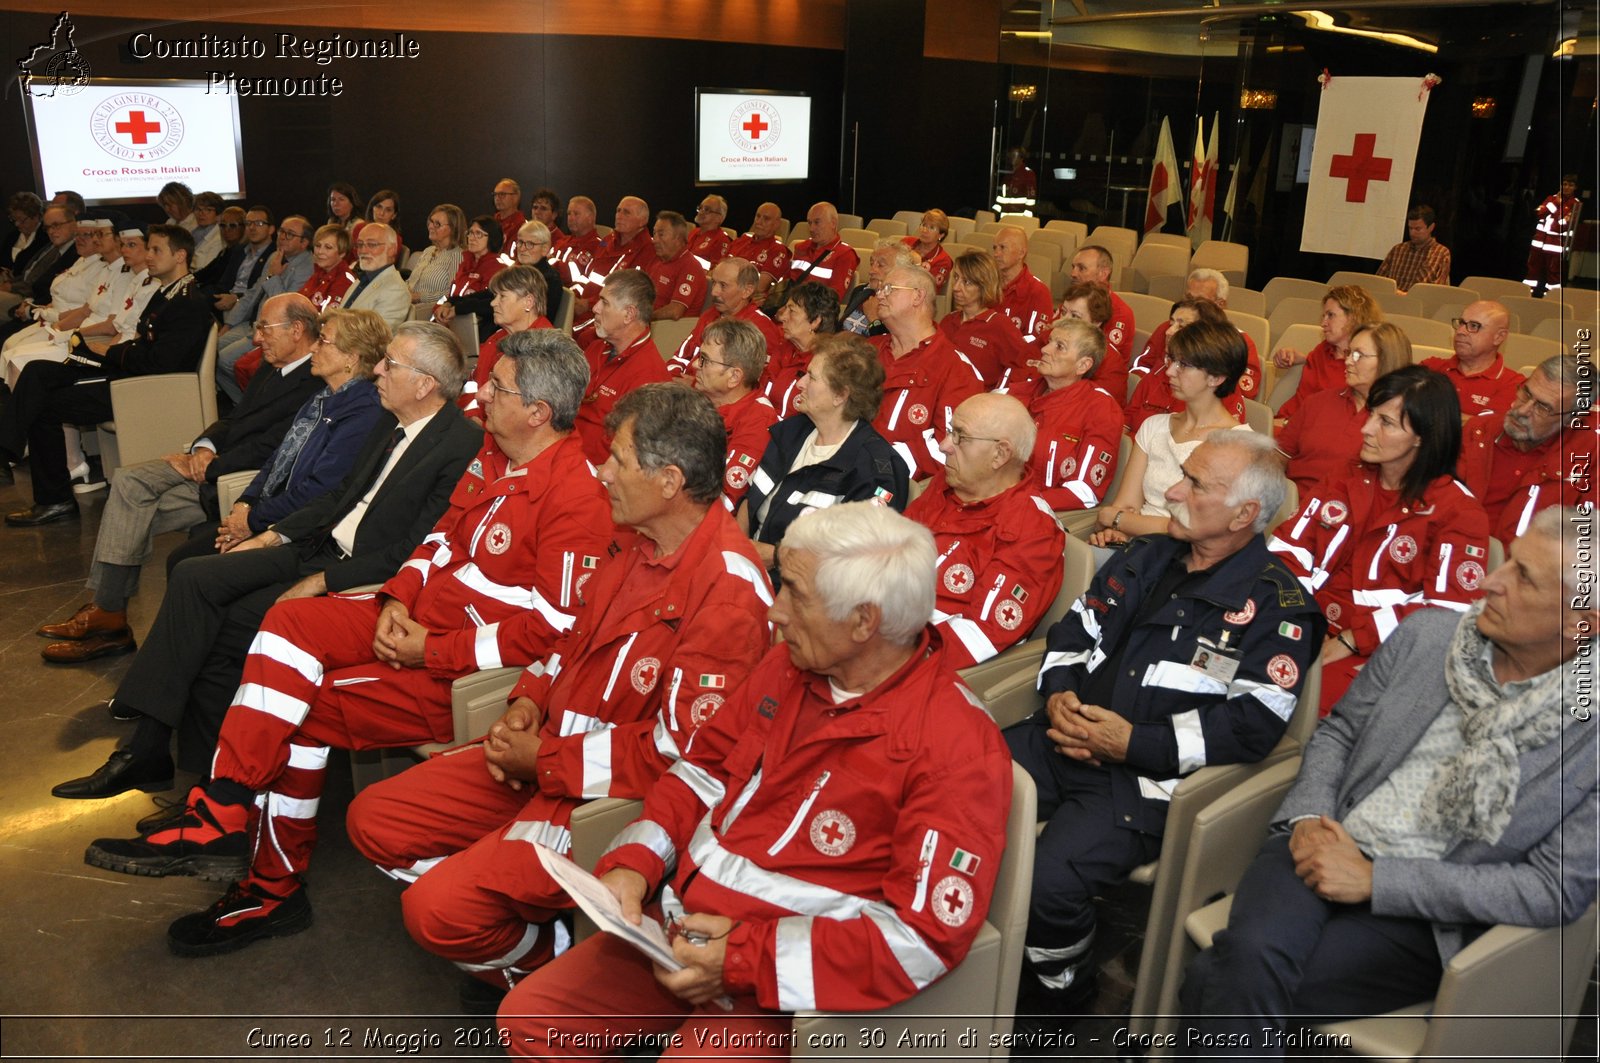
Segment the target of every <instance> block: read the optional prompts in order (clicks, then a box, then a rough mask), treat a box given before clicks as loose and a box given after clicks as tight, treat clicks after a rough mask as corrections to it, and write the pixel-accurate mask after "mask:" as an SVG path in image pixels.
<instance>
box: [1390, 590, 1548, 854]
mask: <svg viewBox="0 0 1600 1063" xmlns="http://www.w3.org/2000/svg"><path fill="white" fill-rule="evenodd" d="M1481 612H1483V602H1481V601H1479V602H1475V603H1473V605H1472V607H1471V608H1469V609H1468V610H1467V612H1466V614H1465V615H1464V616H1463V617H1462V618H1461V623H1460V625H1459V626H1457V628H1456V634H1455V638H1454V639H1452V640H1451V642H1450V652H1449V654H1448V656H1446V658H1445V663H1444V680H1445V685H1446V686H1447V687H1448V688H1449V690H1450V698H1451V700H1452V701H1454V702H1455V703H1456V705H1457V707H1459V708H1460V709H1461V739H1462V742H1463V743H1464V745H1463V746H1462V748H1461V750H1460V751H1459V752H1457V753H1455V754H1454V755H1453V756H1451V757H1450V758H1449V759H1447V760H1446V761H1445V762H1444V763H1443V764H1441V765H1439V770H1438V771H1437V772H1435V773H1434V776H1433V781H1432V782H1431V783H1429V784H1428V789H1427V792H1426V793H1424V794H1423V795H1422V822H1423V824H1424V825H1425V826H1428V827H1432V828H1435V829H1439V830H1442V831H1444V832H1446V833H1448V834H1449V835H1450V836H1451V837H1452V838H1463V839H1467V840H1470V841H1481V842H1487V843H1488V844H1490V845H1493V844H1494V843H1496V842H1498V841H1499V840H1500V835H1501V834H1502V833H1504V831H1505V829H1506V825H1507V824H1508V823H1510V822H1511V809H1512V807H1513V806H1514V805H1515V804H1516V798H1517V786H1518V784H1519V783H1520V781H1521V777H1522V769H1521V765H1520V763H1519V761H1518V757H1520V756H1521V754H1523V753H1525V752H1527V751H1528V750H1531V749H1538V748H1539V747H1540V746H1543V745H1547V744H1549V743H1550V742H1551V741H1553V740H1554V739H1555V737H1556V736H1557V735H1558V734H1559V733H1560V732H1561V728H1562V726H1563V725H1564V724H1565V723H1566V721H1567V719H1568V717H1567V713H1566V712H1565V711H1564V710H1563V708H1562V705H1561V690H1562V682H1563V680H1564V679H1565V677H1566V673H1567V671H1568V669H1567V667H1566V666H1562V667H1559V668H1552V669H1550V670H1549V671H1548V672H1545V673H1544V674H1542V675H1537V676H1534V677H1533V678H1532V679H1530V680H1527V681H1526V682H1522V683H1514V684H1507V687H1506V688H1504V689H1503V688H1502V687H1501V685H1500V684H1499V683H1498V682H1496V681H1495V678H1494V670H1493V668H1492V666H1491V664H1490V655H1489V654H1488V653H1486V652H1485V650H1486V648H1487V646H1488V642H1489V640H1488V639H1486V638H1485V637H1484V636H1483V635H1482V634H1481V633H1479V631H1478V623H1477V620H1478V614H1479V613H1481ZM1512 688H1515V689H1512Z"/></svg>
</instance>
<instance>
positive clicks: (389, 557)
mask: <svg viewBox="0 0 1600 1063" xmlns="http://www.w3.org/2000/svg"><path fill="white" fill-rule="evenodd" d="M377 375H378V394H379V397H380V398H381V399H382V401H383V405H384V408H385V409H386V410H388V411H389V412H390V413H391V414H393V417H392V418H389V417H385V418H381V419H380V420H379V422H378V424H377V426H376V427H374V429H373V431H372V434H371V435H370V436H369V437H368V438H367V442H366V444H365V446H364V447H363V448H362V451H361V454H360V455H359V456H358V457H357V458H356V464H355V467H354V469H353V471H352V472H351V474H350V476H349V477H348V478H347V479H346V480H345V482H344V483H343V484H341V485H340V487H339V488H338V489H337V490H335V491H332V492H329V493H328V494H325V495H323V496H322V497H321V498H319V499H317V500H316V501H315V502H312V503H311V504H309V505H307V506H306V507H305V508H303V509H300V510H298V511H297V512H295V513H293V514H291V515H290V516H289V517H287V518H285V519H284V520H281V521H279V522H278V523H277V524H275V525H273V527H272V528H271V529H269V530H267V531H264V532H262V533H261V534H260V535H257V536H255V537H254V538H252V539H248V540H246V541H245V542H244V543H242V544H240V545H239V546H236V547H234V548H233V549H232V550H230V551H228V552H227V553H225V554H219V555H216V556H213V557H197V558H191V559H189V560H187V561H184V562H182V563H181V564H179V565H178V567H177V568H175V569H174V570H173V572H172V578H171V580H170V581H169V582H168V584H167V596H166V598H165V600H164V601H163V602H162V603H161V612H160V613H159V614H158V615H157V617H156V621H155V624H154V625H153V626H152V627H151V630H150V634H149V635H148V636H147V637H146V639H145V643H144V647H143V649H141V650H140V652H139V654H138V656H136V657H135V658H134V661H133V667H132V668H130V669H129V671H128V674H127V676H126V677H125V678H124V679H123V681H122V685H121V686H120V687H118V688H117V693H116V697H115V698H114V699H113V704H114V707H115V708H116V709H119V710H126V709H132V710H134V711H135V712H137V713H138V714H139V722H138V726H137V727H136V728H135V730H134V734H133V737H132V738H131V739H130V740H129V742H128V743H127V745H126V746H125V747H124V748H122V749H119V750H117V751H116V752H115V753H113V754H112V755H111V758H110V759H109V760H107V761H106V763H105V764H104V765H103V766H102V767H101V768H100V769H99V770H97V771H95V772H94V773H93V774H92V775H89V776H86V777H84V778H81V779H73V780H71V781H70V782H65V783H62V784H61V785H59V786H57V787H56V788H55V789H54V790H52V791H51V792H52V793H53V794H55V795H56V796H57V797H69V798H99V797H111V796H113V795H115V794H119V793H122V792H124V791H126V790H131V789H133V788H135V787H138V788H139V789H143V790H160V789H166V788H168V787H170V786H171V785H172V781H173V762H172V759H171V756H170V754H169V752H168V748H169V744H170V742H171V737H172V732H173V730H174V728H178V727H179V725H180V723H181V724H182V727H181V729H180V733H179V742H178V745H179V758H178V759H179V763H180V764H182V765H183V766H184V767H185V768H186V769H191V770H196V771H202V772H204V771H206V770H208V769H209V766H210V762H211V752H212V750H213V749H214V747H215V746H216V739H217V731H218V729H219V728H220V727H221V725H222V717H223V715H224V714H225V713H226V712H227V710H228V706H229V705H230V704H231V702H232V696H233V692H234V691H235V690H236V689H237V688H238V685H239V676H240V672H241V670H242V668H243V663H244V658H245V653H246V652H247V651H248V649H249V647H250V642H251V640H252V639H253V638H254V637H255V633H256V629H257V627H259V626H260V623H261V618H262V617H263V616H265V615H266V612H267V610H268V609H269V608H270V607H271V606H272V605H273V603H274V602H276V601H278V600H279V599H287V598H305V597H312V596H315V595H320V594H327V593H331V592H338V591H345V590H349V589H350V588H352V587H357V586H360V585H362V584H366V583H377V582H381V581H382V580H385V579H387V578H389V577H390V576H391V575H393V574H394V573H395V571H396V570H398V569H399V567H400V563H401V562H402V561H404V560H405V559H406V558H407V557H408V556H410V554H411V552H412V551H413V550H414V549H416V547H417V544H418V543H420V542H422V538H423V536H425V535H426V534H427V533H428V531H429V530H430V529H431V528H432V527H433V525H434V523H435V522H436V521H438V519H439V517H440V516H441V515H442V514H443V513H444V511H445V507H446V506H447V505H448V503H449V500H450V493H451V491H452V490H453V489H454V488H455V485H456V481H457V480H459V479H460V478H461V475H462V473H463V472H464V471H465V470H466V468H467V464H468V462H470V461H471V460H472V459H473V457H474V456H475V455H476V454H477V452H478V449H479V448H480V447H481V446H482V445H483V430H482V429H481V428H480V427H478V426H477V425H475V424H473V423H472V422H471V421H468V420H467V419H466V418H465V417H463V416H462V415H461V413H460V411H459V410H458V409H457V408H456V405H455V400H456V398H457V396H459V395H460V393H461V384H462V382H463V381H464V380H465V379H466V375H467V366H466V358H465V356H463V354H462V353H461V349H460V347H459V346H458V345H457V343H456V341H455V338H454V337H453V336H452V335H451V334H450V331H449V330H448V329H446V328H444V327H443V326H442V325H437V324H433V323H431V322H420V321H412V322H407V323H405V324H403V325H401V326H400V327H399V329H397V330H396V332H395V338H394V340H393V342H391V343H390V344H389V356H388V358H386V359H385V360H384V361H382V362H379V363H378V371H377ZM180 811H181V810H180Z"/></svg>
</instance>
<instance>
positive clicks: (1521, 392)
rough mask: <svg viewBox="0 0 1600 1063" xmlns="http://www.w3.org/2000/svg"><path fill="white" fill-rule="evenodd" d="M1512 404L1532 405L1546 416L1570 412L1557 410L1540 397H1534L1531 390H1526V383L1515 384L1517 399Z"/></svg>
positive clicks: (1568, 411) (1563, 414) (1562, 414)
mask: <svg viewBox="0 0 1600 1063" xmlns="http://www.w3.org/2000/svg"><path fill="white" fill-rule="evenodd" d="M1513 405H1515V406H1522V405H1529V406H1532V407H1533V408H1534V409H1535V410H1538V411H1539V412H1540V413H1542V414H1544V415H1545V416H1546V417H1565V416H1566V415H1567V414H1569V413H1571V412H1572V411H1571V410H1558V409H1556V408H1555V407H1554V406H1552V405H1550V404H1549V403H1548V402H1545V401H1544V400H1542V399H1536V398H1534V397H1533V392H1531V391H1529V390H1528V385H1526V384H1518V385H1517V401H1516V402H1515V403H1513Z"/></svg>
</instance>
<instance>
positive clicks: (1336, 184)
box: [1300, 73, 1438, 258]
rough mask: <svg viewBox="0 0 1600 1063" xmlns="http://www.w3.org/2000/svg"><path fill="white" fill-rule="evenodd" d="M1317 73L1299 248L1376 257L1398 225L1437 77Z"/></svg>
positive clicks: (1387, 246)
mask: <svg viewBox="0 0 1600 1063" xmlns="http://www.w3.org/2000/svg"><path fill="white" fill-rule="evenodd" d="M1321 80H1322V94H1321V95H1322V104H1321V107H1320V108H1319V109H1318V111H1317V139H1316V142H1315V144H1314V145H1313V147H1312V152H1311V186H1310V188H1309V189H1308V191H1307V193H1306V222H1305V228H1304V229H1303V230H1302V232H1301V234H1300V250H1302V251H1315V252H1320V253H1322V254H1330V255H1354V256H1357V257H1359V258H1382V257H1383V256H1384V255H1386V254H1388V253H1389V249H1390V248H1391V247H1393V246H1394V243H1395V241H1396V240H1397V239H1399V237H1400V235H1401V234H1402V233H1403V232H1404V231H1405V224H1406V210H1407V208H1408V207H1409V206H1410V199H1411V175H1412V173H1413V171H1415V169H1416V164H1417V143H1418V141H1419V140H1421V138H1422V116H1423V114H1424V113H1425V112H1426V111H1427V109H1428V96H1429V89H1431V88H1432V87H1433V86H1434V85H1435V84H1437V83H1438V79H1437V78H1434V77H1433V76H1432V75H1429V76H1428V77H1426V78H1415V77H1409V78H1361V77H1331V76H1329V75H1328V74H1327V73H1324V74H1323V75H1322V78H1321Z"/></svg>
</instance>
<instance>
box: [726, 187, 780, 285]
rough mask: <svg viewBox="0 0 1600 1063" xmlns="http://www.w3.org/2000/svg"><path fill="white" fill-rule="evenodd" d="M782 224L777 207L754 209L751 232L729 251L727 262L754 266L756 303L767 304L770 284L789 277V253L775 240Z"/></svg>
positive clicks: (772, 205) (766, 206) (766, 204)
mask: <svg viewBox="0 0 1600 1063" xmlns="http://www.w3.org/2000/svg"><path fill="white" fill-rule="evenodd" d="M782 221H783V209H782V208H781V207H779V206H778V205H777V204H776V203H763V204H761V206H759V207H757V208H756V216H755V220H754V221H752V222H751V223H750V231H749V232H747V233H745V234H744V235H743V236H741V237H739V238H738V239H737V240H735V241H734V242H733V245H732V246H731V247H729V248H728V254H727V257H728V258H742V259H744V260H745V261H746V262H750V263H753V264H754V265H755V267H756V269H757V270H758V271H760V274H761V275H760V278H759V280H758V283H757V286H756V292H755V301H756V302H757V303H762V302H765V301H766V298H767V293H768V292H769V291H771V290H772V285H773V282H774V281H776V280H777V279H778V278H779V277H783V276H787V275H788V273H789V260H790V257H791V256H790V254H789V249H788V248H787V247H785V246H784V244H783V241H782V240H780V239H778V224H779V223H780V222H782Z"/></svg>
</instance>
